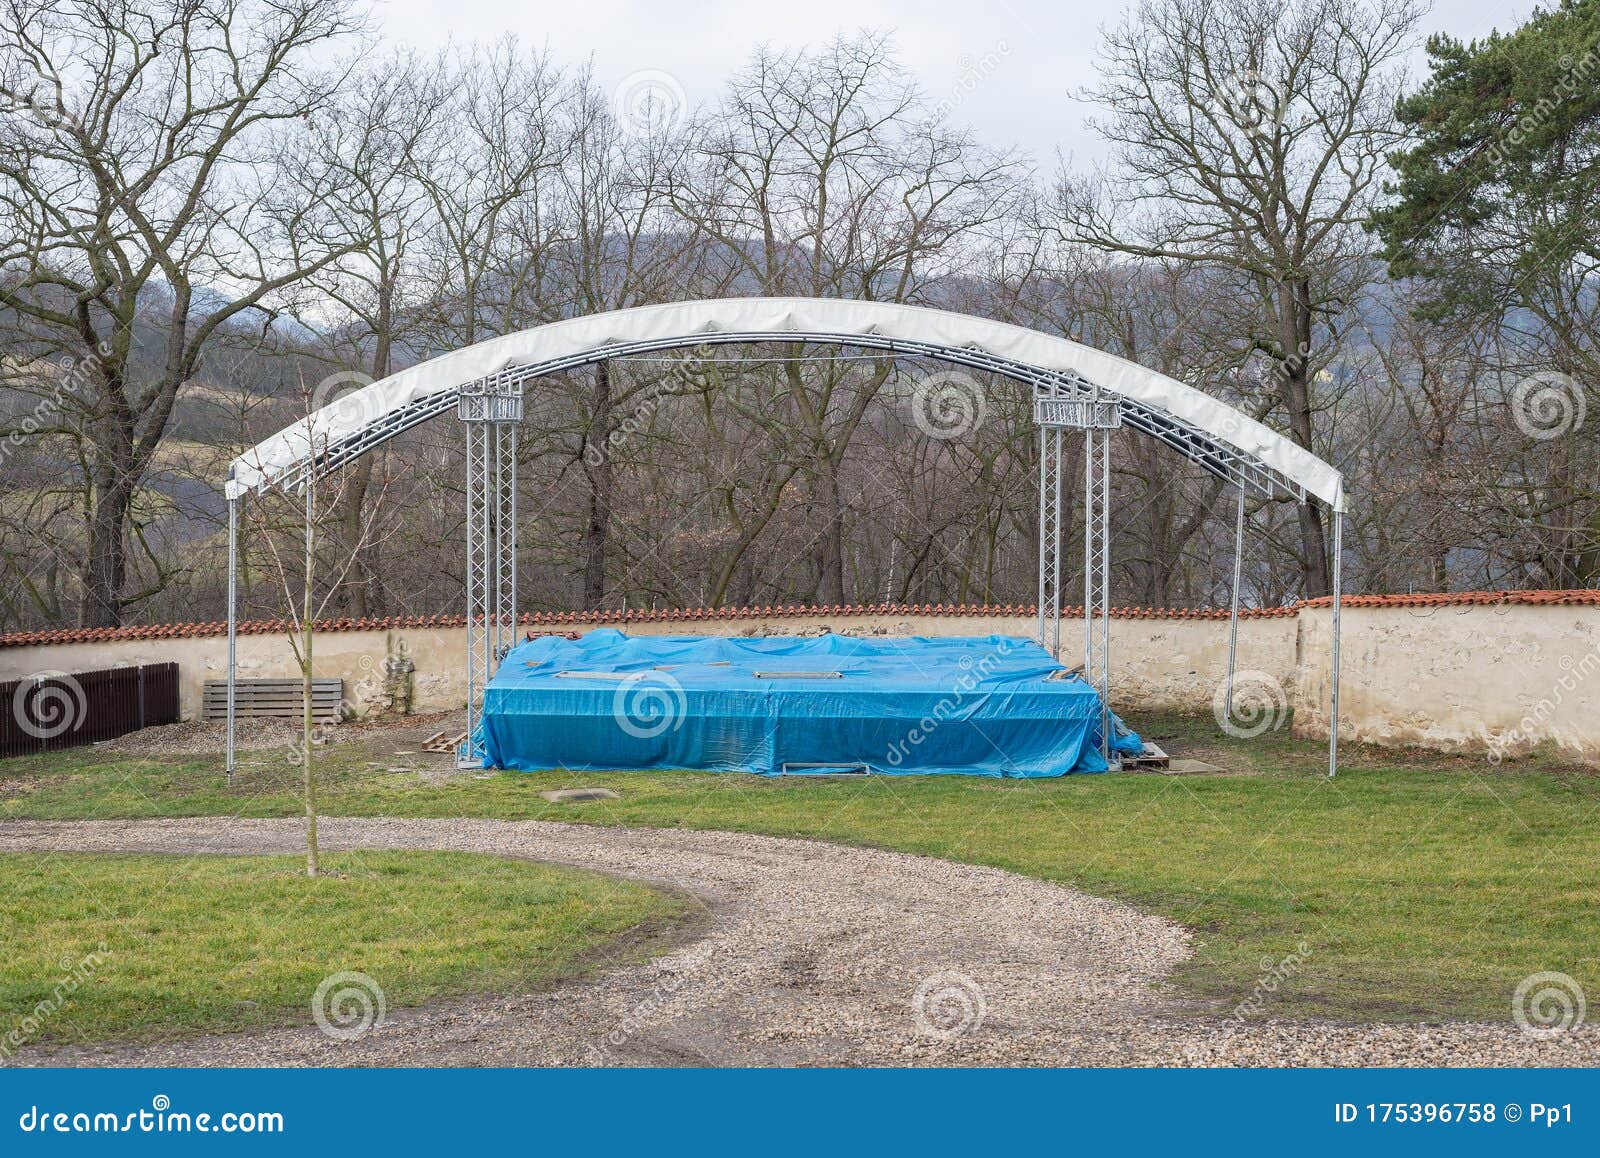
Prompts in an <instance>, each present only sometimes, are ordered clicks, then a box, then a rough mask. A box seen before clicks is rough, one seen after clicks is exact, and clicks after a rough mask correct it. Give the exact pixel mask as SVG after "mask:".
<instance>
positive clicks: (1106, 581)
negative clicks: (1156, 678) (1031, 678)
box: [1083, 428, 1111, 764]
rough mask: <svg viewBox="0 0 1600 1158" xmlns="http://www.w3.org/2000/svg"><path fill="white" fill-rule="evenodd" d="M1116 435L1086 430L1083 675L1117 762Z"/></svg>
mask: <svg viewBox="0 0 1600 1158" xmlns="http://www.w3.org/2000/svg"><path fill="white" fill-rule="evenodd" d="M1110 577H1111V432H1110V431H1108V430H1095V429H1093V428H1090V429H1086V430H1085V431H1084V432H1083V653H1084V654H1083V677H1084V679H1085V680H1086V681H1087V682H1088V683H1089V684H1090V686H1092V687H1094V688H1095V689H1097V690H1098V691H1099V693H1100V754H1101V755H1102V756H1103V757H1105V759H1106V762H1107V763H1108V764H1109V763H1110V762H1111V582H1110Z"/></svg>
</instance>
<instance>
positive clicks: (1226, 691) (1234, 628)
mask: <svg viewBox="0 0 1600 1158" xmlns="http://www.w3.org/2000/svg"><path fill="white" fill-rule="evenodd" d="M1243 567H1244V487H1243V486H1240V488H1239V510H1238V513H1237V515H1236V516H1235V518H1234V524H1233V587H1232V588H1231V592H1230V594H1229V596H1228V682H1227V684H1226V685H1225V687H1224V688H1223V693H1222V694H1223V711H1222V715H1223V718H1224V719H1227V720H1231V719H1233V673H1234V670H1235V665H1236V663H1237V662H1238V658H1239V579H1240V577H1241V574H1242V572H1243Z"/></svg>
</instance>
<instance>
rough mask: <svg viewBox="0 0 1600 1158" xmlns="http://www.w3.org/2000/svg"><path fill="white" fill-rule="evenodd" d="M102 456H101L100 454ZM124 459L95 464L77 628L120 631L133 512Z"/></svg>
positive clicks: (122, 457)
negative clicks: (87, 542) (128, 526)
mask: <svg viewBox="0 0 1600 1158" xmlns="http://www.w3.org/2000/svg"><path fill="white" fill-rule="evenodd" d="M102 453H103V452H102ZM127 466H128V463H127V461H126V459H125V457H124V456H120V455H119V456H117V457H116V458H113V459H112V460H111V461H109V462H103V464H97V467H96V471H95V474H96V478H95V481H94V510H93V512H92V513H91V515H90V519H89V553H88V557H87V558H86V559H85V565H86V572H87V573H86V574H85V575H84V585H83V602H82V605H81V606H80V608H79V611H78V623H79V626H81V627H120V626H121V625H122V589H123V585H124V584H125V583H126V582H127V577H128V556H127V539H126V537H125V535H124V533H123V532H124V528H126V527H127V525H128V520H129V516H130V514H131V512H132V510H133V488H134V480H133V477H132V473H131V471H130V470H129V469H127Z"/></svg>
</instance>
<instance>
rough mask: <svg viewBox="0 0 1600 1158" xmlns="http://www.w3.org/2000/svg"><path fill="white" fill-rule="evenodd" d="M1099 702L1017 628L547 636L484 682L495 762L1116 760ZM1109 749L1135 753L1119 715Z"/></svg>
mask: <svg viewBox="0 0 1600 1158" xmlns="http://www.w3.org/2000/svg"><path fill="white" fill-rule="evenodd" d="M1099 727H1100V697H1099V695H1098V693H1097V692H1096V691H1095V689H1094V688H1092V687H1090V686H1089V685H1088V684H1086V683H1084V682H1083V681H1082V680H1080V679H1078V678H1076V677H1074V676H1070V675H1068V674H1067V673H1066V672H1065V670H1064V669H1063V667H1062V665H1061V664H1059V663H1057V662H1056V661H1055V660H1054V659H1052V658H1051V657H1050V654H1049V652H1047V651H1046V650H1045V649H1044V648H1042V647H1040V646H1039V645H1038V644H1037V643H1035V642H1034V641H1032V640H1028V639H1021V638H1017V637H1014V636H1004V635H991V636H975V637H960V638H956V637H952V638H921V637H910V638H907V637H900V638H888V637H857V636H841V635H821V636H813V637H804V638H801V637H789V636H777V637H768V638H763V639H730V638H726V637H722V636H659V635H657V636H628V635H624V634H623V633H622V632H619V631H614V630H610V629H605V630H599V631H592V632H590V633H589V634H587V635H585V636H583V637H582V638H580V639H576V640H569V639H563V638H560V637H557V636H546V637H542V638H538V639H532V640H528V641H526V642H524V643H522V644H520V645H519V646H517V647H516V648H514V649H512V651H511V652H509V653H508V654H507V656H506V658H505V660H504V661H503V662H502V663H501V665H500V668H499V670H498V671H497V672H496V674H495V676H494V678H493V679H492V680H491V681H490V683H489V686H488V688H487V689H486V691H485V694H484V702H483V719H482V725H481V731H480V736H481V739H482V741H483V745H484V750H485V752H486V753H487V756H486V759H485V766H486V767H498V768H509V769H519V770H523V771H530V772H532V771H543V770H546V769H552V768H570V769H579V770H589V771H599V770H613V769H616V770H623V769H652V768H661V769H698V770H701V771H714V772H754V773H758V774H760V775H763V776H776V775H816V774H826V775H850V774H881V775H896V776H905V775H928V774H935V775H968V776H1008V777H1046V776H1062V775H1065V774H1067V773H1074V772H1104V771H1105V770H1106V762H1105V761H1104V760H1103V759H1102V758H1101V756H1100V737H1099ZM1113 732H1114V739H1113V748H1114V749H1115V750H1116V751H1119V752H1125V753H1128V754H1130V755H1137V754H1138V753H1139V752H1140V751H1141V749H1142V747H1143V745H1142V744H1141V742H1140V739H1139V737H1138V736H1136V735H1134V734H1133V733H1131V732H1128V731H1126V729H1123V728H1121V727H1120V726H1116V727H1114V729H1113Z"/></svg>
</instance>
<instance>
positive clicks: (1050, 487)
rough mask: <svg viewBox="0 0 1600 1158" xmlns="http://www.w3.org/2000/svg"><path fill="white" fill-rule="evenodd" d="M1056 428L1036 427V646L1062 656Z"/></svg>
mask: <svg viewBox="0 0 1600 1158" xmlns="http://www.w3.org/2000/svg"><path fill="white" fill-rule="evenodd" d="M1061 456H1062V437H1061V431H1060V429H1059V428H1051V427H1046V426H1041V427H1040V428H1039V646H1041V647H1045V648H1049V649H1050V653H1051V654H1052V655H1054V656H1055V657H1056V658H1057V659H1059V658H1060V657H1061V579H1062V574H1061V540H1062V538H1063V534H1064V528H1063V527H1062V525H1061V480H1062V475H1063V474H1064V473H1065V464H1064V463H1063V462H1062V458H1061Z"/></svg>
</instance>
